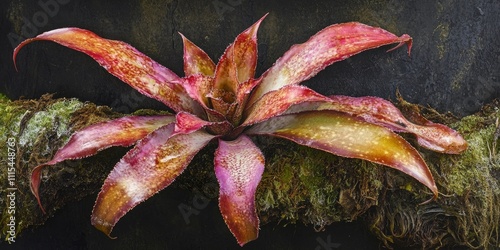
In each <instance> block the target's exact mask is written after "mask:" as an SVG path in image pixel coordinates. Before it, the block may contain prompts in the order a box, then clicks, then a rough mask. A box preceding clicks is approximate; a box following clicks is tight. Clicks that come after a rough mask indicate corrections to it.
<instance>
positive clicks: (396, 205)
mask: <svg viewBox="0 0 500 250" xmlns="http://www.w3.org/2000/svg"><path fill="white" fill-rule="evenodd" d="M400 105H401V108H402V109H403V110H406V112H413V111H415V109H418V107H417V106H415V105H411V104H408V103H406V102H404V101H402V100H400ZM499 108H500V104H499V102H494V103H492V104H491V105H489V106H486V107H484V109H483V111H482V112H480V113H478V114H475V115H472V116H468V117H464V118H462V119H461V120H460V121H453V119H448V118H449V117H447V116H443V115H440V114H438V113H437V112H434V111H432V110H429V109H424V110H418V111H419V112H420V111H423V112H424V113H426V115H427V116H432V117H431V119H432V120H434V121H436V120H437V121H438V122H443V123H447V124H448V125H449V126H451V127H453V128H455V129H457V130H458V131H460V133H462V135H464V137H465V138H466V140H467V141H468V143H469V149H468V150H467V151H466V152H465V153H464V154H462V155H451V156H450V155H443V154H438V153H433V152H430V151H427V150H425V149H422V148H418V149H419V151H421V152H422V155H423V157H424V158H425V160H426V161H427V163H428V165H429V167H430V168H431V171H432V173H433V175H434V178H435V179H436V182H437V184H438V187H439V190H440V192H441V195H440V197H439V199H438V200H437V201H432V202H430V203H427V204H425V205H419V204H420V203H422V202H424V201H426V200H428V199H429V198H431V197H432V194H431V193H430V192H429V191H428V190H427V189H426V188H425V187H424V186H422V185H421V184H420V183H418V182H417V181H415V180H413V179H412V178H411V177H408V176H406V175H404V174H401V173H400V172H398V171H396V170H393V169H389V168H387V167H383V166H380V165H376V164H373V163H370V162H366V161H361V160H355V159H346V158H341V157H336V156H333V155H331V154H328V153H325V152H321V151H318V150H314V149H310V148H307V147H303V146H299V145H296V144H293V143H291V142H288V141H283V140H278V139H267V138H264V139H262V138H254V139H255V141H256V143H257V144H259V146H260V147H261V148H262V150H263V152H264V154H265V156H266V170H265V171H264V175H263V177H262V181H261V183H260V185H259V188H258V191H257V197H256V199H257V206H258V210H259V216H260V218H261V221H262V222H263V223H277V222H278V221H283V222H285V223H296V222H304V223H306V224H311V225H313V226H314V228H315V229H317V230H321V229H322V228H323V227H325V226H327V225H329V224H331V223H333V222H338V221H351V220H356V219H363V220H364V221H366V223H367V228H369V229H370V230H371V231H372V232H373V233H374V234H375V235H377V237H379V239H380V240H381V241H383V242H384V243H385V244H386V245H387V246H390V247H391V246H392V247H397V246H410V245H411V246H415V245H418V246H421V247H424V248H434V247H438V246H444V245H445V246H453V245H464V246H468V247H471V248H487V247H492V246H493V247H494V246H497V247H498V246H499V244H500V239H499V237H500V228H499V225H500V206H498V204H500V156H499V154H500V153H499V152H498V148H499V147H498V143H497V140H498V137H499V135H500V130H499V126H498V123H499V122H498V120H499V118H500V111H499ZM0 110H1V113H2V124H1V125H2V126H1V128H2V129H3V131H1V133H0V141H1V142H2V143H3V144H2V145H7V142H8V140H9V138H11V139H10V140H12V139H14V141H15V148H16V156H15V162H14V163H15V170H16V171H15V176H14V177H15V179H14V180H13V184H14V185H15V188H16V191H15V193H16V203H15V209H16V233H19V232H21V231H22V230H23V229H25V228H27V227H28V226H32V225H38V224H42V223H43V222H44V221H45V220H46V219H47V218H48V217H50V216H52V215H53V214H54V212H55V211H56V210H57V209H59V208H61V207H62V206H64V204H66V203H68V202H70V201H74V200H78V199H81V198H82V197H85V196H87V195H90V194H95V193H97V192H98V191H99V189H100V187H101V185H102V182H103V180H104V178H105V177H106V176H107V174H108V173H109V171H110V170H111V169H112V167H113V166H114V165H115V164H116V162H118V160H119V159H120V158H121V156H123V154H124V153H125V152H126V150H127V149H124V148H113V149H107V150H104V151H102V152H100V153H99V154H97V155H95V156H93V157H89V158H86V159H82V160H74V161H65V162H63V163H60V164H57V165H55V166H52V167H47V168H46V169H45V170H44V174H43V182H42V187H41V197H42V202H43V204H44V206H45V208H46V211H47V214H46V215H44V214H42V213H41V211H40V209H39V208H38V205H37V204H36V201H35V199H34V197H33V195H32V194H31V192H30V189H29V175H30V171H31V169H32V168H33V167H35V166H37V165H38V164H40V163H42V162H45V161H48V160H49V159H50V158H51V157H52V156H53V154H54V153H55V152H56V151H57V149H59V147H61V146H62V145H63V144H64V143H65V142H66V140H67V139H68V138H69V136H70V135H71V134H72V133H73V132H74V131H76V130H78V129H81V128H83V127H85V126H88V125H91V124H94V123H97V122H101V121H105V120H109V119H113V118H117V117H120V116H123V114H118V113H115V112H112V111H111V110H110V109H109V108H107V107H102V106H101V107H99V106H96V105H94V104H91V103H82V102H79V101H77V100H75V99H57V100H54V99H52V98H51V96H50V95H46V96H43V97H42V98H41V99H40V100H20V101H9V100H8V99H6V98H5V97H2V98H0ZM141 113H143V114H148V113H151V114H153V113H155V112H154V111H141ZM409 140H410V141H411V140H412V139H411V138H409ZM414 145H416V144H414ZM214 148H215V145H214V146H211V147H208V148H207V149H204V150H203V151H202V152H201V153H200V154H198V155H197V156H196V157H195V159H194V160H193V162H192V164H191V165H190V166H189V167H188V169H187V170H186V171H185V173H184V174H182V175H181V176H180V177H179V178H178V180H177V181H176V182H174V185H175V186H177V187H178V188H184V189H188V190H193V191H194V190H198V191H199V192H205V193H204V194H205V196H206V197H217V194H214V193H213V192H214V190H204V188H203V187H204V186H207V185H206V184H210V183H217V182H216V179H215V176H214V174H213V165H212V161H213V159H212V155H213V150H214ZM0 162H1V163H2V165H1V166H2V168H0V178H1V179H0V180H1V181H2V182H3V183H7V181H8V179H9V177H12V174H11V175H10V176H9V173H8V168H7V167H3V166H7V165H8V162H9V157H8V152H7V150H3V151H2V152H1V153H0ZM8 188H9V185H1V186H0V195H1V196H0V204H1V207H2V209H3V211H2V218H1V223H2V227H4V228H3V230H2V231H1V232H0V233H1V234H2V238H7V237H9V235H8V234H6V232H7V231H8V229H7V228H6V227H7V226H6V225H7V223H8V222H9V219H10V217H9V213H8V204H9V200H8V199H6V197H7V194H8V192H9V190H8ZM198 191H197V192H198ZM89 214H90V211H89ZM89 223H90V222H89Z"/></svg>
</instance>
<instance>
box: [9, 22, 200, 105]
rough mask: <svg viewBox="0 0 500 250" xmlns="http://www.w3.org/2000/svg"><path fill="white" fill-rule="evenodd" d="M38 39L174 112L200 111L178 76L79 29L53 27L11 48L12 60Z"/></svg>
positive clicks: (120, 45)
mask: <svg viewBox="0 0 500 250" xmlns="http://www.w3.org/2000/svg"><path fill="white" fill-rule="evenodd" d="M38 40H48V41H53V42H56V43H58V44H61V45H63V46H66V47H68V48H71V49H74V50H77V51H80V52H83V53H85V54H87V55H89V56H90V57H92V58H93V59H94V60H96V61H97V62H98V63H99V64H100V65H101V66H103V67H104V68H105V69H106V70H107V71H108V72H109V73H111V74H112V75H114V76H116V77H118V78H119V79H120V80H122V81H124V82H126V83H127V84H129V85H130V86H132V87H133V88H135V89H136V90H138V91H139V92H141V93H142V94H144V95H146V96H148V97H151V98H154V99H156V100H158V101H160V102H163V103H164V104H165V105H167V106H168V107H170V108H172V109H173V110H174V111H176V112H177V111H188V112H190V113H195V114H201V112H202V110H201V107H200V106H199V105H198V103H196V102H195V101H194V100H193V99H192V98H190V97H189V95H188V94H187V93H186V91H185V90H184V88H183V86H182V81H181V78H179V76H177V75H176V74H175V73H174V72H172V71H171V70H169V69H167V68H165V67H163V66H162V65H161V64H159V63H157V62H155V61H154V60H152V59H151V58H149V57H148V56H146V55H144V54H142V53H141V52H139V51H138V50H137V49H135V48H134V47H132V46H130V45H129V44H127V43H124V42H121V41H115V40H108V39H104V38H102V37H99V36H98V35H96V34H94V33H93V32H91V31H88V30H84V29H79V28H62V29H56V30H51V31H48V32H45V33H43V34H41V35H38V36H37V37H34V38H30V39H27V40H25V41H23V42H22V43H21V44H19V45H18V46H17V47H16V48H15V50H14V55H13V59H14V62H15V59H16V55H17V53H18V52H19V50H20V49H21V48H22V47H24V46H25V45H26V44H28V43H31V42H33V41H38Z"/></svg>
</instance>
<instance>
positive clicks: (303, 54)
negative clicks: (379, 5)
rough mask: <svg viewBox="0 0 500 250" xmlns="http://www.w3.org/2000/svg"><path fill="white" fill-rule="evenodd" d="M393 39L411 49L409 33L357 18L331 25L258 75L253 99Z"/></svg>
mask: <svg viewBox="0 0 500 250" xmlns="http://www.w3.org/2000/svg"><path fill="white" fill-rule="evenodd" d="M392 43H398V45H397V46H396V48H397V47H399V46H401V45H403V44H404V43H406V44H407V45H408V53H409V52H410V49H411V45H412V39H411V37H410V36H408V35H406V34H405V35H402V36H401V37H398V36H396V35H394V34H392V33H390V32H388V31H386V30H384V29H381V28H376V27H371V26H368V25H365V24H361V23H357V22H350V23H342V24H334V25H331V26H328V27H326V28H325V29H323V30H321V31H320V32H318V33H316V34H315V35H313V36H312V37H311V38H310V39H309V40H308V41H307V42H305V43H302V44H296V45H294V46H292V47H291V48H290V50H288V51H287V52H286V53H285V54H284V55H283V57H281V58H280V59H278V60H277V61H276V63H275V64H274V65H273V66H272V67H271V68H270V69H269V70H267V71H266V72H265V73H264V74H263V75H262V76H261V78H260V79H259V82H260V83H259V85H258V86H257V87H256V88H255V91H254V93H253V94H252V97H251V101H250V103H254V102H255V101H257V100H258V99H259V98H260V97H262V96H263V95H264V94H265V93H267V92H269V91H273V90H277V89H279V88H281V87H283V86H285V85H289V84H299V83H301V82H303V81H305V80H307V79H309V78H311V77H313V76H315V75H316V74H317V73H318V72H319V71H321V70H323V69H324V68H325V67H327V66H328V65H330V64H332V63H334V62H337V61H340V60H344V59H346V58H348V57H350V56H352V55H355V54H358V53H360V52H362V51H364V50H368V49H373V48H377V47H380V46H383V45H388V44H392Z"/></svg>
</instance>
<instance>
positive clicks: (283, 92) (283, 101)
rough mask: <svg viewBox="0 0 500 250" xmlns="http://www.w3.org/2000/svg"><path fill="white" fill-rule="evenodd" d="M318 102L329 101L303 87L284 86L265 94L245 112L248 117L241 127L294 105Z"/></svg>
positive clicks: (277, 113)
mask: <svg viewBox="0 0 500 250" xmlns="http://www.w3.org/2000/svg"><path fill="white" fill-rule="evenodd" d="M319 101H322V102H326V101H329V98H328V97H326V96H323V95H321V94H318V93H316V92H314V91H313V90H312V89H310V88H307V87H304V86H299V85H289V86H285V87H283V88H281V89H279V90H275V91H271V92H268V93H266V94H265V95H264V96H263V97H262V98H261V99H260V100H259V101H257V102H256V103H255V104H254V105H252V106H251V107H250V108H249V109H248V110H247V111H245V113H248V115H247V116H246V119H245V121H244V122H243V124H242V126H248V125H252V124H255V123H258V122H261V121H265V120H267V119H270V118H272V117H275V116H277V115H280V114H282V113H284V112H285V111H287V110H288V109H289V108H290V107H291V106H293V105H296V104H300V103H304V102H319Z"/></svg>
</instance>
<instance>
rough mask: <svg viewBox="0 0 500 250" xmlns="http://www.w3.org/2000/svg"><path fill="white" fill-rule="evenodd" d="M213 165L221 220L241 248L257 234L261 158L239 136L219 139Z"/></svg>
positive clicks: (254, 149)
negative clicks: (256, 195) (257, 196)
mask: <svg viewBox="0 0 500 250" xmlns="http://www.w3.org/2000/svg"><path fill="white" fill-rule="evenodd" d="M214 163H215V175H216V176H217V180H218V181H219V185H220V191H219V207H220V211H221V213H222V217H223V218H224V221H225V222H226V224H227V226H228V227H229V229H230V230H231V232H232V233H233V235H234V236H235V237H236V240H237V241H238V243H239V244H240V245H241V246H243V245H244V244H245V243H247V242H249V241H252V240H254V239H256V238H257V236H258V234H259V217H258V216H257V212H256V211H255V190H256V189H257V185H258V184H259V182H260V179H261V177H262V172H263V171H264V156H263V155H262V152H261V151H260V150H259V148H257V147H256V146H255V144H254V143H253V142H252V141H251V140H250V138H248V137H247V136H245V135H241V136H240V137H238V138H237V139H236V140H233V141H224V140H219V148H218V149H217V151H216V152H215V160H214Z"/></svg>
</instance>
